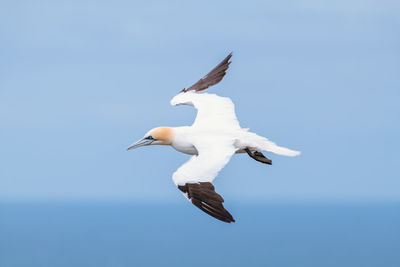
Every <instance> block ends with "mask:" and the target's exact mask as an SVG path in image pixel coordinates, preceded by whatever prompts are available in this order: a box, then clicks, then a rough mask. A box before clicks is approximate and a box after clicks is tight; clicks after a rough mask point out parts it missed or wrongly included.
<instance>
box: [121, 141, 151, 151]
mask: <svg viewBox="0 0 400 267" xmlns="http://www.w3.org/2000/svg"><path fill="white" fill-rule="evenodd" d="M151 143H153V140H148V139H141V140H139V141H137V142H136V143H133V144H132V145H130V146H129V147H128V148H127V149H126V151H128V150H131V149H135V148H138V147H141V146H148V145H151Z"/></svg>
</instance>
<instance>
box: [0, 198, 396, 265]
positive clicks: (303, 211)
mask: <svg viewBox="0 0 400 267" xmlns="http://www.w3.org/2000/svg"><path fill="white" fill-rule="evenodd" d="M229 209H230V211H231V213H232V214H233V216H234V217H235V219H236V223H232V224H227V223H223V222H220V221H217V220H215V219H214V218H212V217H209V216H208V215H206V214H204V213H202V212H201V211H200V210H198V209H197V208H195V207H194V206H192V205H191V204H190V203H189V202H187V203H186V202H183V203H180V204H176V203H172V204H171V203H152V204H144V203H130V202H122V203H115V202H112V203H108V202H107V201H103V202H102V201H99V202H96V201H87V202H85V201H82V202H68V201H42V202H41V201H38V202H28V201H27V202H23V201H22V202H12V201H8V202H7V201H5V202H0V266H1V267H20V266H21V267H22V266H27V267H28V266H29V267H36V266H38V267H39V266H40V267H64V266H65V267H78V266H83V267H88V266H93V267H102V266H113V267H114V266H138V267H141V266H187V267H195V266H243V267H244V266H273V267H279V266H295V267H301V266H305V267H306V266H307V267H311V266H315V267H329V266H332V267H345V266H349V267H356V266H359V267H368V266H376V267H399V266H400V203H325V204H323V203H295V202H293V203H290V202H285V203H276V202H271V203H230V205H229Z"/></svg>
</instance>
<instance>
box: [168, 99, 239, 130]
mask: <svg viewBox="0 0 400 267" xmlns="http://www.w3.org/2000/svg"><path fill="white" fill-rule="evenodd" d="M171 105H173V106H176V105H189V106H194V107H195V108H196V109H197V110H198V112H197V116H196V119H195V121H194V123H193V127H198V128H201V129H213V130H216V129H224V130H227V131H229V130H233V129H240V125H239V122H238V120H237V118H236V114H235V105H234V104H233V102H232V100H231V99H230V98H228V97H221V96H218V95H215V94H207V93H204V94H197V93H194V92H187V93H179V94H178V95H176V96H175V97H174V98H172V100H171Z"/></svg>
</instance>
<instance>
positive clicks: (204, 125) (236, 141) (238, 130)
mask: <svg viewBox="0 0 400 267" xmlns="http://www.w3.org/2000/svg"><path fill="white" fill-rule="evenodd" d="M231 57H232V53H230V54H229V55H228V56H227V57H226V58H225V59H224V60H222V61H221V62H220V63H219V64H218V65H217V66H216V67H215V68H213V69H212V70H211V71H210V72H209V73H208V74H207V75H205V76H204V77H203V78H201V79H200V80H198V81H197V82H196V83H195V84H193V85H192V86H190V87H189V88H187V89H185V88H184V89H183V90H181V91H180V92H179V93H178V94H177V95H176V96H175V97H173V98H172V100H171V105H173V106H178V105H189V106H193V107H195V108H196V109H197V115H196V118H195V120H194V122H193V124H192V125H191V126H181V127H156V128H154V129H151V130H150V131H148V132H147V133H146V134H145V135H144V136H143V138H141V139H140V140H139V141H137V142H135V143H133V144H132V145H130V146H129V147H128V148H127V150H132V149H135V148H138V147H142V146H151V145H167V146H172V147H173V148H174V149H175V150H177V151H179V152H182V153H185V154H188V155H191V156H192V157H191V158H190V159H189V160H188V161H187V162H186V163H184V164H183V165H182V166H181V167H179V168H178V169H177V171H176V172H175V173H174V174H173V175H172V180H173V182H174V183H175V185H176V186H177V187H178V189H179V190H180V191H181V192H182V193H183V194H184V196H185V197H186V198H187V199H188V200H189V201H190V202H191V203H193V204H194V205H195V206H196V207H198V208H199V209H201V210H202V211H204V212H205V213H207V214H209V215H211V216H213V217H214V218H216V219H218V220H220V221H223V222H226V223H232V222H235V219H234V218H233V216H232V215H231V214H230V213H229V211H228V210H226V209H225V207H224V206H223V203H224V199H223V198H222V196H221V195H220V194H218V193H217V192H216V191H215V187H214V185H213V184H212V182H213V180H214V179H215V178H216V177H217V175H218V173H219V172H220V170H221V169H222V168H224V167H225V165H226V164H227V163H228V162H229V160H230V158H231V157H232V156H233V155H234V154H241V153H247V154H248V155H249V156H250V157H251V158H253V159H254V160H256V161H258V162H261V163H264V164H268V165H271V164H272V161H271V160H270V159H269V158H267V157H266V156H265V155H264V154H263V153H262V152H263V151H267V152H272V153H275V154H278V155H283V156H291V157H293V156H297V155H299V154H300V152H299V151H295V150H291V149H288V148H285V147H281V146H278V145H276V144H275V143H274V142H272V141H270V140H268V139H267V138H265V137H262V136H260V135H257V134H256V133H253V132H250V131H249V129H247V128H242V127H241V126H240V124H239V121H238V119H237V117H236V114H235V106H234V104H233V102H232V100H231V99H230V98H228V97H222V96H218V95H216V94H210V93H205V92H204V91H205V90H206V89H207V88H209V87H211V86H213V85H216V84H217V83H219V82H220V81H221V80H222V78H224V76H225V74H226V71H227V70H228V68H229V65H230V64H231V61H230V59H231Z"/></svg>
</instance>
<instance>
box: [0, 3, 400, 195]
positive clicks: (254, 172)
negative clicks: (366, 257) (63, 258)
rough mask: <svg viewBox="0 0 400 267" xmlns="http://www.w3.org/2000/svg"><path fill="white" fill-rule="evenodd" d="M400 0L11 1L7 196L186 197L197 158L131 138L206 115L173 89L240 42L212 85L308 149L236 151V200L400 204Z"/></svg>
mask: <svg viewBox="0 0 400 267" xmlns="http://www.w3.org/2000/svg"><path fill="white" fill-rule="evenodd" d="M399 27H400V4H399V1H364V0H363V1H361V0H360V1H348V0H346V1H344V0H343V1H242V3H237V2H235V1H233V2H232V1H219V2H215V1H193V2H189V1H182V2H180V1H158V2H157V1H156V2H154V1H140V2H139V1H138V2H135V1H64V2H61V1H7V2H3V3H2V4H1V8H0V51H1V52H0V55H1V57H0V149H1V152H0V198H8V197H10V198H17V199H22V198H30V197H35V198H49V197H50V198H53V197H56V198H74V199H80V198H113V199H134V200H138V201H149V200H152V201H182V196H181V195H180V193H179V192H178V190H177V189H176V187H175V186H174V184H173V182H172V180H171V176H172V173H173V172H174V171H175V170H176V169H177V168H178V167H179V166H180V165H181V164H183V163H184V162H185V161H186V160H187V159H188V158H189V156H187V155H184V154H180V153H178V152H176V151H175V150H173V149H172V148H169V147H154V146H153V147H146V148H142V149H138V150H134V151H129V152H126V151H125V149H126V147H127V146H128V145H129V144H131V143H132V142H133V141H136V140H137V139H138V138H140V137H142V136H143V134H144V133H145V132H147V131H148V130H149V129H150V128H153V127H155V126H160V125H170V126H179V125H190V124H191V123H192V121H193V120H194V117H195V114H196V113H195V110H194V109H193V108H191V107H171V106H170V105H169V101H170V99H171V98H172V97H173V96H174V95H175V94H176V93H178V92H179V91H180V90H181V89H182V88H184V87H187V86H190V85H191V84H192V83H194V82H195V81H197V80H198V79H199V78H200V77H202V76H203V75H204V74H206V73H207V72H208V71H209V70H210V69H211V68H212V67H214V66H215V65H216V64H217V63H218V62H219V61H220V60H222V59H223V58H224V57H225V56H226V55H227V54H228V53H229V52H231V51H233V58H232V64H231V68H230V69H229V71H228V74H227V75H226V77H225V78H224V80H223V81H222V82H221V83H220V84H219V85H218V86H216V87H214V88H212V89H211V90H210V91H211V92H215V93H218V94H220V95H223V96H229V97H231V98H232V100H233V101H234V103H235V104H236V112H237V116H238V118H239V120H240V123H241V125H242V126H243V127H249V128H251V130H253V131H255V132H257V133H258V134H260V135H263V136H266V137H268V138H270V139H271V140H273V141H275V142H276V143H278V144H279V145H283V146H287V147H289V148H292V149H295V150H301V151H302V155H301V156H300V157H297V158H286V157H282V156H275V155H271V154H268V157H270V158H272V160H273V165H272V166H267V165H263V164H260V163H258V162H256V161H254V160H252V159H250V158H249V157H248V156H247V155H236V156H234V157H233V158H232V160H231V162H230V163H229V164H228V165H227V166H226V167H225V169H223V170H222V172H221V173H220V175H219V177H218V178H217V180H215V185H216V187H217V191H218V192H219V193H221V194H222V195H223V196H224V197H225V199H229V200H231V201H247V200H251V201H252V200H256V201H263V200H271V199H272V200H279V199H285V200H288V199H294V200H310V199H311V200H313V199H314V200H315V199H317V200H328V201H330V200H339V201H347V200H367V201H374V200H400V170H399V166H400V157H399V149H400V138H399V137H400V123H399V122H400V119H399V115H400V105H399V104H400V77H399V74H400V73H399V71H400V63H399V62H400V49H399V47H400V35H399Z"/></svg>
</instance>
